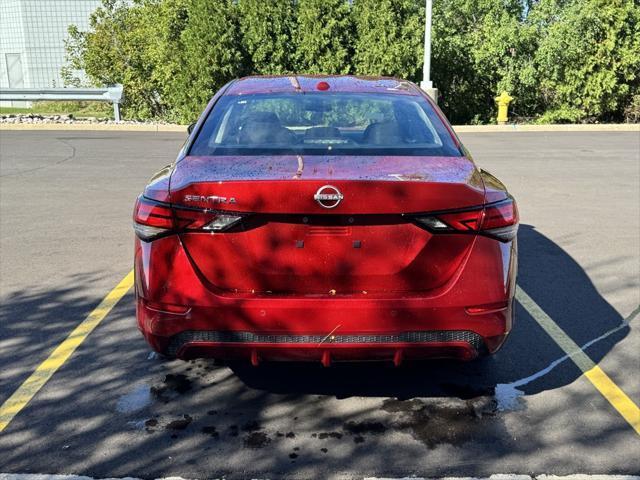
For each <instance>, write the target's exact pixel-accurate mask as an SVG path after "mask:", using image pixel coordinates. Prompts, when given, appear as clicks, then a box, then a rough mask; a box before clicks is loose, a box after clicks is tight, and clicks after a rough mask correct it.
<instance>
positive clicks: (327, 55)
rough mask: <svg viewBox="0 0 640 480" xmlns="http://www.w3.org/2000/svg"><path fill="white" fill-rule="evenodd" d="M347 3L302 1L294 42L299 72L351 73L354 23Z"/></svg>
mask: <svg viewBox="0 0 640 480" xmlns="http://www.w3.org/2000/svg"><path fill="white" fill-rule="evenodd" d="M350 10H351V8H350V6H349V4H348V3H347V2H346V1H345V0H299V1H298V12H297V13H298V15H297V16H298V19H297V25H296V30H295V35H294V38H293V39H292V40H293V43H294V44H295V46H296V55H295V59H296V62H295V67H296V71H297V72H299V73H335V74H346V73H349V72H350V71H351V43H352V39H353V24H352V21H351V16H350Z"/></svg>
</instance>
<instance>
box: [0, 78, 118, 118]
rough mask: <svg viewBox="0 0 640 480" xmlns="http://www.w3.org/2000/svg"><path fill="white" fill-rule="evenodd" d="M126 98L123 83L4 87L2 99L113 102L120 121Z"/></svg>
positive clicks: (115, 114)
mask: <svg viewBox="0 0 640 480" xmlns="http://www.w3.org/2000/svg"><path fill="white" fill-rule="evenodd" d="M123 99H124V95H123V89H122V85H114V86H112V87H105V88H44V89H40V88H3V89H1V90H0V101H11V100H13V101H17V100H24V101H29V102H34V101H39V100H53V101H56V100H58V101H60V100H62V101H64V100H80V101H82V100H84V101H94V102H111V103H113V116H114V118H115V120H116V122H119V121H120V103H122V100H123Z"/></svg>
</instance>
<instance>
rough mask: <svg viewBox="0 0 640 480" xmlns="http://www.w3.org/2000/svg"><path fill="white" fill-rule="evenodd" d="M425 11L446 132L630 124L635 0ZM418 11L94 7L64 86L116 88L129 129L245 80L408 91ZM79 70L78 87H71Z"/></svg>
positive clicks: (412, 6) (373, 4) (289, 4)
mask: <svg viewBox="0 0 640 480" xmlns="http://www.w3.org/2000/svg"><path fill="white" fill-rule="evenodd" d="M524 3H526V5H527V8H524V7H523V2H522V0H447V1H438V2H434V11H433V30H432V59H431V67H432V68H431V78H432V80H433V82H434V85H435V86H436V87H437V88H438V89H439V90H440V94H441V97H440V106H441V107H442V109H443V110H444V111H445V113H446V114H447V116H448V117H449V119H450V120H451V121H452V122H454V123H468V122H473V123H486V122H491V121H493V119H494V118H495V114H496V107H495V102H494V97H495V96H496V95H497V93H498V92H500V91H502V90H506V91H508V92H509V93H510V94H511V95H512V96H513V97H515V101H514V102H513V103H512V106H511V108H510V112H511V116H512V117H514V118H519V119H532V120H533V121H537V122H595V121H622V120H626V121H637V118H638V113H637V112H638V108H639V107H638V103H639V102H638V96H639V95H640V9H638V7H637V5H635V4H634V0H536V1H531V0H528V1H527V2H524ZM423 22H424V1H423V0H354V1H353V6H351V4H350V3H349V2H348V1H347V0H278V1H264V0H134V1H133V2H131V1H129V0H102V5H101V7H100V8H98V9H97V10H96V12H95V13H94V14H93V15H92V16H91V20H90V28H89V30H88V31H86V32H80V31H78V29H76V28H73V27H72V28H71V29H70V32H69V33H70V35H69V40H68V42H67V54H68V65H67V67H65V69H64V72H63V73H64V78H65V80H66V83H68V84H74V85H77V84H81V83H87V82H88V83H89V84H93V85H105V84H112V83H122V84H123V85H124V89H125V97H126V98H125V104H124V105H123V113H124V115H125V116H126V117H128V118H140V119H150V118H155V119H160V118H162V119H166V120H173V121H181V122H191V121H193V120H195V119H196V118H197V115H198V114H199V113H200V111H201V110H202V108H203V107H204V106H205V104H206V103H207V101H208V100H209V98H210V97H211V96H212V95H213V94H214V93H215V91H216V90H218V89H219V88H220V87H221V86H222V85H224V84H225V83H226V82H228V81H229V80H231V79H233V78H236V77H239V76H242V75H246V74H250V73H255V74H283V73H289V72H295V73H318V74H346V73H356V74H360V75H392V76H398V77H401V78H406V79H410V80H413V81H418V80H420V79H421V77H422V75H421V71H422V58H423V34H424V23H423ZM81 70H84V72H86V78H83V77H82V76H80V75H78V72H79V71H81ZM634 119H635V120H634Z"/></svg>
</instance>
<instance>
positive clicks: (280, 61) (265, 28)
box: [239, 0, 296, 75]
mask: <svg viewBox="0 0 640 480" xmlns="http://www.w3.org/2000/svg"><path fill="white" fill-rule="evenodd" d="M239 8H240V33H241V34H242V44H243V47H244V49H245V50H246V52H247V56H248V59H249V61H250V63H251V66H250V68H251V71H252V72H253V73H255V74H259V75H276V74H283V73H288V72H291V71H293V54H294V46H293V44H292V41H291V40H292V30H293V29H294V28H295V20H296V17H295V2H294V0H278V1H264V0H240V2H239Z"/></svg>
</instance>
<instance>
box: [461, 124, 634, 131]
mask: <svg viewBox="0 0 640 480" xmlns="http://www.w3.org/2000/svg"><path fill="white" fill-rule="evenodd" d="M453 129H454V130H455V131H456V132H460V133H463V132H464V133H504V132H640V123H603V124H591V123H590V124H564V125H517V124H513V125H454V126H453Z"/></svg>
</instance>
